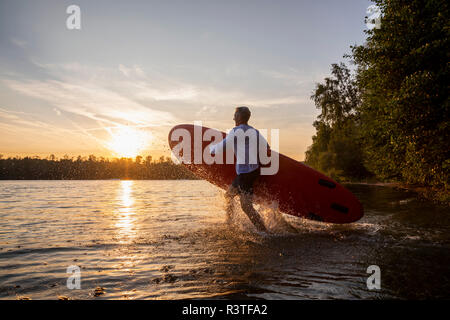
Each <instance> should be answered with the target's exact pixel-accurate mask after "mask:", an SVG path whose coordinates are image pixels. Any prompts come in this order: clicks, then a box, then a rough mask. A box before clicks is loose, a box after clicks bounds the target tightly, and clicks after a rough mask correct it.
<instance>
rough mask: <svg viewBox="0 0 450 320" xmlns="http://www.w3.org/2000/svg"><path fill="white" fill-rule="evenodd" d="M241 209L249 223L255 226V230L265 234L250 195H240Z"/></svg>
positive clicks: (264, 228)
mask: <svg viewBox="0 0 450 320" xmlns="http://www.w3.org/2000/svg"><path fill="white" fill-rule="evenodd" d="M240 198H241V208H242V210H243V211H244V212H245V214H246V215H247V216H248V217H249V219H250V221H251V222H252V223H253V224H254V225H255V227H256V229H258V230H259V231H264V232H267V229H266V227H265V226H264V223H263V221H262V219H261V216H260V215H259V213H258V212H256V210H255V208H253V203H252V198H253V197H252V195H251V194H249V193H243V194H241V197H240Z"/></svg>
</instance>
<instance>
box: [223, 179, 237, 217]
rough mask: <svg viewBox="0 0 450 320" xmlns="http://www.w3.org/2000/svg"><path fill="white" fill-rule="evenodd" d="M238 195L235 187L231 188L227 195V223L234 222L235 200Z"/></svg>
mask: <svg viewBox="0 0 450 320" xmlns="http://www.w3.org/2000/svg"><path fill="white" fill-rule="evenodd" d="M237 194H238V190H237V188H236V187H234V186H232V185H231V186H230V187H229V188H228V190H227V192H226V193H225V200H226V207H225V212H226V214H227V222H228V223H230V222H232V215H233V198H234V197H235V196H236V195H237Z"/></svg>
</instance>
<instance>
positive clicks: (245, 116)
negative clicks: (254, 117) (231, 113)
mask: <svg viewBox="0 0 450 320" xmlns="http://www.w3.org/2000/svg"><path fill="white" fill-rule="evenodd" d="M236 112H239V114H240V115H241V117H242V120H243V121H245V122H248V120H249V119H250V116H251V114H252V113H251V112H250V109H249V108H248V107H246V106H241V107H237V108H236Z"/></svg>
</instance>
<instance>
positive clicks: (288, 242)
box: [0, 181, 450, 299]
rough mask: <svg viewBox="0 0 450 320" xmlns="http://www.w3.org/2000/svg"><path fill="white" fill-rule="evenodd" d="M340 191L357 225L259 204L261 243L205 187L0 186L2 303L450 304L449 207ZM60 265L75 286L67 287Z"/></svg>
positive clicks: (397, 195)
mask: <svg viewBox="0 0 450 320" xmlns="http://www.w3.org/2000/svg"><path fill="white" fill-rule="evenodd" d="M348 188H349V189H350V190H351V191H352V192H354V193H355V194H356V195H357V196H358V197H359V198H360V199H361V201H362V203H363V205H364V208H365V216H364V218H363V219H362V220H360V221H358V222H357V223H354V224H351V225H327V224H322V223H319V222H312V221H311V222H309V221H307V220H304V219H300V218H296V217H290V216H286V215H281V214H280V213H278V212H277V211H276V209H274V208H273V207H270V206H267V207H265V206H263V207H259V208H258V209H259V210H260V211H261V212H262V215H263V216H264V219H265V221H266V223H267V224H268V225H269V227H270V230H271V231H272V234H270V235H266V234H259V233H257V232H256V231H255V230H254V228H253V227H252V225H251V223H250V222H249V220H248V219H247V217H246V216H245V215H244V213H242V211H240V209H238V206H236V210H235V213H236V216H235V218H234V221H233V222H232V223H231V224H228V223H226V222H225V211H224V200H223V191H221V190H219V189H217V188H216V187H213V186H211V185H210V184H209V183H207V182H204V181H1V182H0V298H1V299H18V298H24V297H28V298H31V299H58V297H59V296H65V297H68V298H70V299H184V298H221V299H228V298H233V299H257V298H263V299H335V298H337V299H379V298H381V299H383V298H400V299H411V298H416V299H423V298H446V299H448V298H450V250H449V249H450V237H449V234H450V233H449V231H450V218H449V208H448V207H438V206H436V205H433V204H431V203H429V202H427V201H424V200H420V199H418V198H417V196H416V195H415V194H414V193H411V192H406V191H401V190H397V189H393V188H390V187H382V186H373V185H357V184H355V185H348ZM289 225H290V226H292V227H294V228H295V230H297V232H296V233H293V232H292V231H293V230H292V228H291V227H290V226H289ZM370 265H377V266H379V268H380V271H381V289H379V290H369V289H368V288H367V284H366V281H367V277H369V276H370V274H368V273H367V268H368V267H369V266H370ZM69 266H78V267H79V268H80V279H81V289H73V290H70V289H68V288H67V285H66V284H67V279H68V277H69V276H70V274H68V273H66V271H67V268H68V267H69ZM97 287H101V288H103V289H102V290H97V292H96V291H95V289H96V288H97Z"/></svg>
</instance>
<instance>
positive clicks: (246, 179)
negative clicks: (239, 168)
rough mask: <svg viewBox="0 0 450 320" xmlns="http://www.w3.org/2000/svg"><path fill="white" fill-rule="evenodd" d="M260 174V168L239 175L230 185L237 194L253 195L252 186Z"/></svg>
mask: <svg viewBox="0 0 450 320" xmlns="http://www.w3.org/2000/svg"><path fill="white" fill-rule="evenodd" d="M260 174H261V169H260V168H258V169H256V170H254V171H252V172H249V173H241V174H239V175H237V176H236V178H234V180H233V182H232V183H231V185H232V186H233V187H235V188H236V189H237V190H238V192H239V193H249V194H253V184H254V183H255V181H256V180H257V179H258V177H259V176H260Z"/></svg>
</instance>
